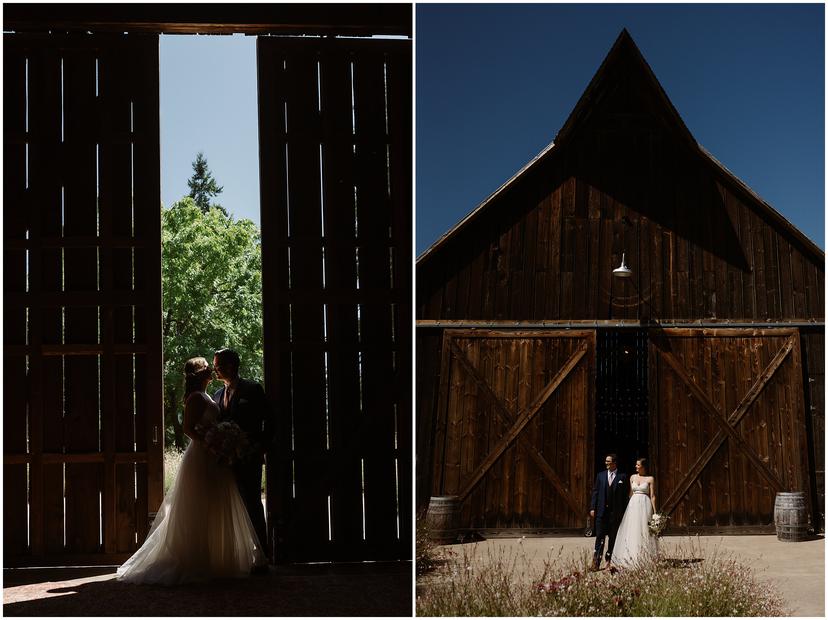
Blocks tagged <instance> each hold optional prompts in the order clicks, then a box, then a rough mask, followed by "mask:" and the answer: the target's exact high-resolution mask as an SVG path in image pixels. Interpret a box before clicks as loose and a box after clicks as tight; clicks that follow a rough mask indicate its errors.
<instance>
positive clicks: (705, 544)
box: [447, 534, 825, 617]
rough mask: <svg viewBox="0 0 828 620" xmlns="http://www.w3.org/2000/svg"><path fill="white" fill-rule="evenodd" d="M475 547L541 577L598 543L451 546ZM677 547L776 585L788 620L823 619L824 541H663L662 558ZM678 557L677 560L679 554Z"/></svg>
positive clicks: (509, 541)
mask: <svg viewBox="0 0 828 620" xmlns="http://www.w3.org/2000/svg"><path fill="white" fill-rule="evenodd" d="M474 544H476V545H477V549H476V550H475V554H476V557H481V558H488V557H498V554H499V553H500V551H501V550H503V551H505V552H507V553H508V552H516V551H518V550H520V552H521V553H523V554H525V557H526V558H527V559H528V560H529V561H530V562H531V568H530V569H529V570H530V571H531V572H532V573H535V569H536V568H537V572H540V571H541V570H542V568H543V562H544V560H546V559H548V558H549V557H550V554H552V557H556V556H558V554H561V557H562V558H566V557H574V558H582V557H583V558H589V557H591V555H592V549H593V546H594V544H595V539H594V538H583V537H580V538H524V539H516V538H494V539H490V540H486V541H482V542H479V543H469V544H466V545H450V546H449V547H447V548H448V549H451V550H452V551H453V552H454V554H457V555H462V553H463V552H464V548H468V551H471V549H470V547H471V545H474ZM679 547H681V548H683V549H698V551H699V555H700V556H701V557H710V556H711V555H712V554H713V553H718V554H720V555H722V554H728V553H731V554H732V555H734V556H735V557H736V558H737V559H739V560H740V561H742V562H743V563H745V564H747V565H748V566H750V567H751V568H753V569H754V570H755V571H756V573H757V577H758V578H759V579H762V580H765V581H769V582H772V583H774V584H775V585H776V586H777V587H778V588H779V591H780V594H781V595H782V597H783V598H784V600H785V604H786V607H787V610H788V615H790V616H815V617H825V539H824V538H822V537H821V538H818V539H815V540H809V541H803V542H781V541H779V540H777V538H776V536H775V535H773V534H769V535H762V536H699V537H687V536H664V537H662V538H661V539H660V549H659V551H660V553H661V554H664V555H666V556H667V557H669V556H670V553H671V550H673V551H674V552H675V550H677V549H678V548H679ZM676 555H677V554H676Z"/></svg>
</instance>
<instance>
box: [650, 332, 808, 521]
mask: <svg viewBox="0 0 828 620" xmlns="http://www.w3.org/2000/svg"><path fill="white" fill-rule="evenodd" d="M650 343H651V344H650V351H651V352H650V364H651V372H650V377H651V387H650V390H651V395H652V397H651V403H652V406H653V407H654V408H655V409H654V410H653V413H652V416H651V420H652V423H653V425H654V428H653V429H651V434H650V436H651V437H652V438H653V440H651V455H652V456H653V457H654V461H655V463H656V468H655V471H654V473H655V475H656V480H657V483H658V490H659V497H660V501H659V504H660V506H659V507H660V509H661V510H663V511H664V512H667V513H669V514H670V516H671V518H672V521H671V523H670V525H671V526H672V527H680V528H685V527H689V528H694V527H700V528H704V527H710V528H732V529H737V528H740V527H745V528H751V527H757V526H769V525H771V524H772V523H773V505H774V499H775V493H776V492H777V491H804V492H805V493H806V494H809V485H808V455H807V449H806V436H805V418H804V410H803V393H802V367H801V353H800V348H799V333H798V331H797V330H791V329H767V330H758V329H757V330H748V329H715V330H702V329H666V330H663V331H659V332H654V331H651V332H650ZM808 505H809V506H810V502H809V503H808Z"/></svg>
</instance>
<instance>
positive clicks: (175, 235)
mask: <svg viewBox="0 0 828 620" xmlns="http://www.w3.org/2000/svg"><path fill="white" fill-rule="evenodd" d="M161 215H162V233H161V235H162V253H163V254H162V256H163V260H162V285H163V338H164V420H165V427H166V442H167V444H168V445H170V444H171V443H174V444H175V445H176V446H177V447H180V448H181V447H184V434H183V430H182V428H181V415H182V414H183V411H184V405H183V403H182V397H183V394H184V380H183V374H182V373H183V369H184V362H185V361H186V360H187V359H189V358H191V357H196V356H203V357H206V358H207V359H208V361H210V362H211V363H212V355H213V352H214V351H215V350H216V349H219V348H222V347H232V348H234V349H236V350H237V351H238V352H239V355H240V356H241V364H242V367H241V370H242V376H244V377H246V378H249V379H253V380H255V381H261V380H262V299H261V290H262V275H261V274H262V255H261V235H260V233H259V230H258V228H257V227H256V225H255V224H254V223H253V222H251V221H250V220H246V219H241V220H238V221H234V220H233V218H232V217H231V216H228V215H227V214H226V213H224V212H223V211H222V210H220V209H217V208H211V209H208V210H207V211H206V212H205V211H202V210H201V208H200V207H199V206H198V205H196V203H195V201H194V200H193V199H192V198H190V197H186V198H183V199H181V200H180V201H178V202H176V203H174V204H173V205H172V206H171V207H170V208H169V209H164V208H163V207H162V210H161ZM211 387H213V388H217V387H218V384H214V385H213V386H211Z"/></svg>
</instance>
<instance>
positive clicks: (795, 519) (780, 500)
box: [773, 491, 808, 542]
mask: <svg viewBox="0 0 828 620" xmlns="http://www.w3.org/2000/svg"><path fill="white" fill-rule="evenodd" d="M773 522H774V524H775V525H776V537H777V538H778V539H779V540H782V541H785V542H798V541H801V540H805V539H806V538H807V537H808V513H807V509H806V506H805V493H803V492H802V491H795V492H792V493H777V494H776V501H775V503H774V506H773Z"/></svg>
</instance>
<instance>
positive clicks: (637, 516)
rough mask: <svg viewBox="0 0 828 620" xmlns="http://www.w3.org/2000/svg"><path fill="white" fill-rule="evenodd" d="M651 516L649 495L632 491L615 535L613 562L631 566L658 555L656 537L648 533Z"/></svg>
mask: <svg viewBox="0 0 828 620" xmlns="http://www.w3.org/2000/svg"><path fill="white" fill-rule="evenodd" d="M652 516H653V504H652V502H651V501H650V497H649V495H645V494H643V493H634V494H633V496H632V497H631V498H630V501H629V503H628V504H627V510H626V511H624V517H623V519H621V525H619V526H618V533H617V534H616V536H615V548H614V549H613V551H612V563H613V564H616V565H618V566H622V567H625V568H631V567H633V566H635V564H636V563H638V562H640V561H643V560H646V559H650V558H655V557H656V556H657V555H658V538H657V537H656V536H654V535H653V534H651V533H650V528H649V527H648V523H649V522H650V518H651V517H652Z"/></svg>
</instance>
